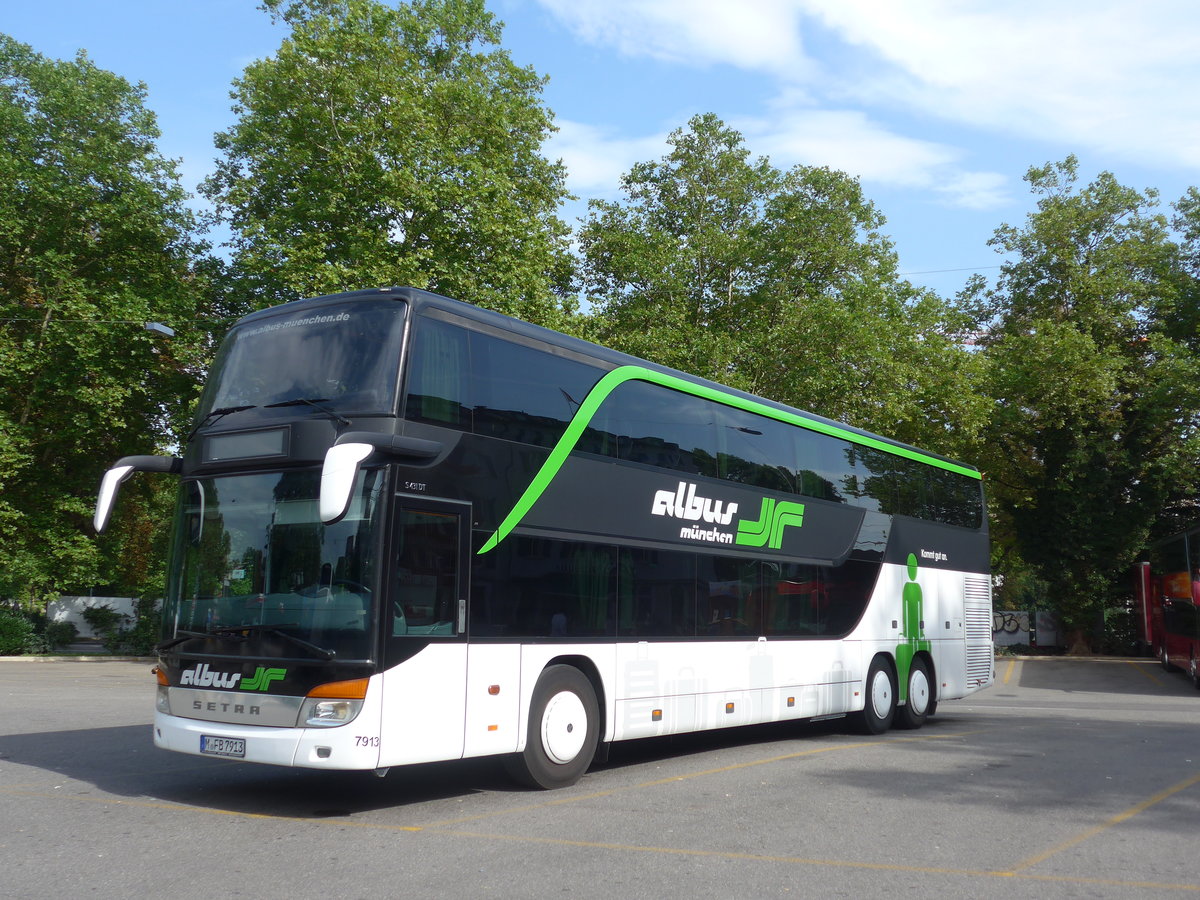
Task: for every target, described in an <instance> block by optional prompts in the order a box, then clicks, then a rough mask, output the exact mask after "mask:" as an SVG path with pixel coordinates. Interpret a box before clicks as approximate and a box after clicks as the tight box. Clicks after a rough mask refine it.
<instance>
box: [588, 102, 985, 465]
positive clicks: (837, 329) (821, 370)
mask: <svg viewBox="0 0 1200 900" xmlns="http://www.w3.org/2000/svg"><path fill="white" fill-rule="evenodd" d="M668 143H669V144H670V147H671V151H670V153H668V154H667V155H666V156H665V157H664V158H663V159H661V160H659V161H653V162H643V163H638V164H637V165H635V166H634V167H633V168H632V169H631V170H630V171H629V173H628V174H626V175H625V176H624V177H623V178H622V188H623V191H624V193H625V200H624V201H623V202H602V201H593V202H592V203H591V207H590V209H591V211H590V215H589V217H588V220H587V222H586V223H585V224H584V226H583V228H582V231H581V234H580V248H581V252H582V254H583V261H582V282H583V287H584V290H585V292H586V294H587V297H588V299H589V300H590V301H591V302H592V304H593V305H594V307H595V310H596V319H595V321H594V323H593V324H594V327H595V329H596V336H597V337H598V338H599V339H600V340H603V341H605V342H608V343H611V344H614V345H616V346H620V347H621V348H622V349H625V350H627V351H629V352H631V353H634V354H637V355H639V356H643V357H646V358H650V359H653V360H655V361H657V362H660V363H664V364H666V365H670V366H674V367H675V368H679V369H682V370H685V371H688V372H693V373H695V374H698V375H702V376H705V377H708V378H711V379H713V380H715V381H719V382H722V383H725V384H730V385H733V386H735V387H739V388H742V389H744V390H747V391H751V392H753V393H756V394H760V395H765V396H769V397H772V398H773V399H777V400H782V401H784V402H788V403H792V404H794V405H796V406H800V407H804V408H808V409H811V410H813V411H815V412H819V413H821V414H824V415H828V416H832V417H834V418H840V419H845V420H847V421H850V422H852V423H854V424H856V425H860V426H862V427H866V428H871V429H873V430H877V431H880V432H883V433H886V434H890V435H893V436H896V437H899V438H901V439H904V440H909V441H912V442H914V443H921V444H924V445H926V446H928V447H929V448H930V449H937V450H941V451H943V452H949V453H956V452H964V451H965V450H966V449H967V448H968V447H969V446H970V443H971V439H972V436H973V434H974V433H975V431H976V430H977V428H978V427H979V426H980V425H981V423H982V420H983V415H984V408H983V404H982V403H981V402H979V400H978V398H977V395H975V394H974V393H973V392H972V391H971V390H969V389H968V388H967V385H968V384H969V382H970V379H971V377H972V372H973V369H974V365H975V363H974V360H973V358H972V357H971V356H970V354H967V353H965V352H963V351H962V349H961V347H960V346H959V339H958V336H957V335H958V333H959V332H961V331H962V330H964V329H965V328H966V327H967V324H968V323H967V319H966V318H965V317H963V316H961V315H960V314H958V313H957V312H956V311H955V310H954V309H953V308H951V307H949V306H947V305H946V304H944V303H942V302H941V301H940V300H939V299H938V298H937V297H935V296H934V295H933V294H931V293H928V292H922V291H920V290H918V289H916V288H914V287H913V286H912V285H911V284H909V283H907V282H905V281H903V280H902V279H900V278H899V277H898V276H897V274H896V255H895V252H894V251H893V249H892V246H891V244H890V243H889V242H888V241H887V239H886V238H884V237H883V236H882V234H881V233H880V229H881V228H882V226H883V224H884V220H883V217H882V216H881V215H880V214H879V212H878V211H877V210H876V209H875V208H874V206H873V205H872V204H871V203H870V202H869V201H868V200H867V199H866V198H865V197H864V196H863V194H862V190H861V188H860V186H859V184H858V182H857V181H856V180H855V179H853V178H850V177H849V176H847V175H845V174H843V173H840V172H835V171H832V170H830V169H826V168H818V167H808V166H797V167H795V168H793V169H790V170H788V171H780V170H778V169H776V168H774V167H773V166H771V164H770V163H769V162H768V161H767V160H766V159H757V160H752V159H751V158H750V154H749V151H748V150H747V149H746V148H745V146H744V142H743V139H742V136H741V135H740V134H739V133H738V132H737V131H735V130H733V129H731V128H729V127H728V126H726V125H725V124H724V123H723V122H722V121H721V120H720V119H719V118H717V117H716V116H714V115H711V114H710V115H703V116H697V117H695V118H693V119H692V120H691V121H690V122H689V123H688V127H687V128H686V129H679V130H677V131H675V132H674V133H673V134H672V135H671V137H670V139H669V141H668Z"/></svg>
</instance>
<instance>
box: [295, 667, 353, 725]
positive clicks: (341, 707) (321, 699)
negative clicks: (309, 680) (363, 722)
mask: <svg viewBox="0 0 1200 900" xmlns="http://www.w3.org/2000/svg"><path fill="white" fill-rule="evenodd" d="M367 683H368V679H366V678H356V679H354V680H352V681H331V682H328V683H327V684H319V685H317V686H316V687H315V688H313V689H312V690H311V691H309V692H308V696H307V697H305V698H304V705H303V706H301V707H300V718H299V721H298V722H297V724H298V725H301V726H309V727H316V728H332V727H335V726H337V725H345V724H346V723H347V722H353V721H354V718H355V717H356V716H357V715H358V714H359V712H360V711H361V710H362V708H363V701H364V699H366V696H367Z"/></svg>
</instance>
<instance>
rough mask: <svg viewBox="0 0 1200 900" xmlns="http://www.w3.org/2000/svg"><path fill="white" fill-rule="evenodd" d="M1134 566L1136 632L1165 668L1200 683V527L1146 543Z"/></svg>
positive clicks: (1196, 683)
mask: <svg viewBox="0 0 1200 900" xmlns="http://www.w3.org/2000/svg"><path fill="white" fill-rule="evenodd" d="M1146 556H1147V560H1146V561H1145V562H1142V563H1140V564H1139V566H1138V569H1137V575H1138V577H1137V610H1136V611H1137V620H1138V631H1139V637H1140V638H1141V640H1142V641H1143V643H1144V645H1145V646H1146V647H1147V648H1148V649H1149V650H1150V652H1151V654H1152V655H1154V656H1157V657H1158V659H1159V661H1160V662H1161V663H1162V667H1163V668H1164V669H1166V670H1167V671H1168V672H1171V671H1176V670H1178V669H1182V670H1183V671H1184V672H1186V673H1187V675H1188V677H1189V678H1190V679H1191V680H1192V684H1193V685H1195V686H1196V687H1197V688H1200V527H1195V528H1192V529H1191V530H1189V531H1186V532H1184V533H1183V534H1177V535H1174V536H1173V537H1169V538H1165V539H1163V540H1161V541H1158V542H1157V543H1154V544H1152V545H1151V546H1150V548H1149V549H1148V551H1147V553H1146Z"/></svg>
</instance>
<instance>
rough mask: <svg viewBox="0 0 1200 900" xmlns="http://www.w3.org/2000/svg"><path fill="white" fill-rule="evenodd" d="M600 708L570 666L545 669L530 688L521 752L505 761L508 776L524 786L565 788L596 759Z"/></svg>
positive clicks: (589, 687)
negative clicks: (523, 746) (522, 750)
mask: <svg viewBox="0 0 1200 900" xmlns="http://www.w3.org/2000/svg"><path fill="white" fill-rule="evenodd" d="M599 724H600V708H599V705H598V704H597V702H596V692H595V690H594V689H593V688H592V683H591V682H590V681H589V680H588V678H587V676H586V675H584V674H583V673H582V672H580V671H579V670H578V669H576V668H575V667H574V666H550V667H548V668H547V669H546V670H545V671H544V672H542V675H541V677H540V678H538V681H537V685H536V686H535V687H534V689H533V698H532V699H531V701H530V703H529V727H528V730H527V732H526V735H525V750H524V752H522V753H518V754H516V756H513V757H510V758H509V764H508V770H509V774H510V775H512V776H513V778H515V779H516V780H517V781H519V782H521V783H522V784H525V785H528V786H529V787H535V788H544V789H547V790H549V789H553V788H560V787H567V786H569V785H572V784H574V783H575V782H577V781H578V780H579V779H580V778H582V777H583V773H584V772H586V771H587V769H588V766H589V765H591V763H592V758H593V757H594V756H595V755H596V744H597V742H598V740H599V737H600V734H599Z"/></svg>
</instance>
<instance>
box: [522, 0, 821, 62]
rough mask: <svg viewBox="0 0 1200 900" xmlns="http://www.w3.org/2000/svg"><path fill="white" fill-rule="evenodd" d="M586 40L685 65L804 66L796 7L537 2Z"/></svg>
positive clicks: (700, 1)
mask: <svg viewBox="0 0 1200 900" xmlns="http://www.w3.org/2000/svg"><path fill="white" fill-rule="evenodd" d="M538 2H540V3H541V5H542V6H544V7H545V8H547V9H548V10H550V12H552V13H553V14H554V16H555V17H556V18H558V19H559V21H561V22H562V23H563V24H564V25H566V26H567V27H568V28H570V29H571V30H572V31H574V32H575V33H576V34H577V35H578V36H579V37H581V38H582V39H583V40H586V41H588V42H590V43H593V44H600V45H605V46H612V47H616V48H617V49H618V50H619V51H620V52H622V53H624V54H627V55H630V56H649V57H652V58H655V59H662V60H666V61H669V62H675V63H684V64H688V65H702V66H703V65H709V64H711V63H730V64H732V65H735V66H739V67H742V68H748V69H767V70H776V71H787V70H790V69H791V68H793V67H795V66H796V65H797V64H803V60H804V55H803V53H802V52H801V49H800V29H799V27H798V26H799V15H800V11H799V8H798V6H797V3H796V2H795V0H738V2H731V0H538Z"/></svg>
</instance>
